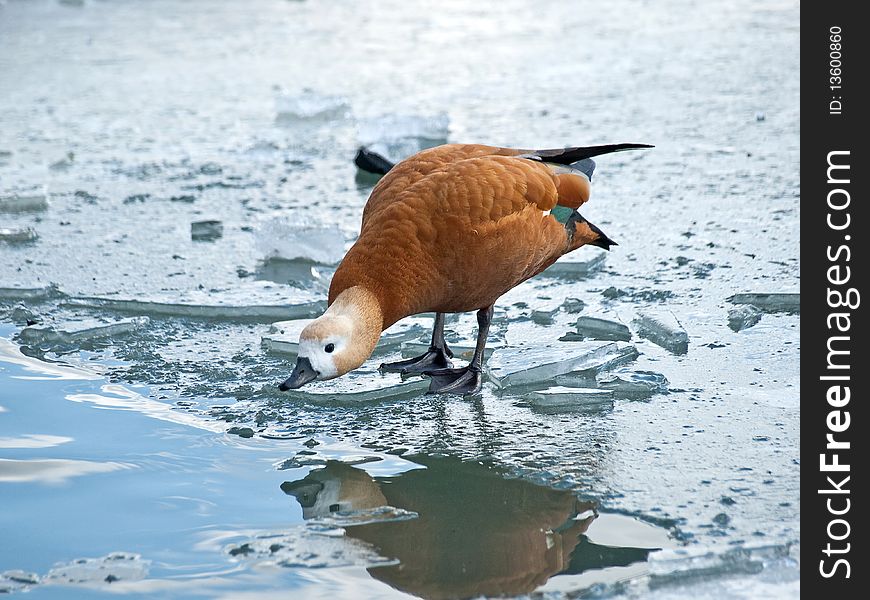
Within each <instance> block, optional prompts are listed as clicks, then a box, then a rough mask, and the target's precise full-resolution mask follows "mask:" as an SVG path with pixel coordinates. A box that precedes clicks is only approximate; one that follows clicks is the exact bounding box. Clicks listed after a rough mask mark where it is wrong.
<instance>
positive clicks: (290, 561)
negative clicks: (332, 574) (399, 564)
mask: <svg viewBox="0 0 870 600" xmlns="http://www.w3.org/2000/svg"><path fill="white" fill-rule="evenodd" d="M243 539H244V541H238V542H236V543H233V544H230V545H228V546H226V547H225V548H224V552H225V553H226V554H227V555H229V556H230V557H231V559H232V560H236V561H240V560H244V561H246V562H251V563H260V564H264V565H277V566H279V567H301V568H327V567H333V568H334V567H347V566H374V565H377V564H392V563H394V562H395V561H391V560H388V559H385V558H382V557H380V556H378V554H377V553H376V552H375V550H374V549H373V548H372V547H371V546H369V545H367V544H363V543H361V542H357V541H355V540H353V539H350V538H348V537H346V536H345V535H344V530H343V529H341V528H338V527H330V526H327V525H319V524H310V525H308V524H306V525H301V526H299V527H297V528H295V529H293V530H290V531H284V532H261V533H257V534H256V535H253V536H251V537H247V536H246V537H245V538H243Z"/></svg>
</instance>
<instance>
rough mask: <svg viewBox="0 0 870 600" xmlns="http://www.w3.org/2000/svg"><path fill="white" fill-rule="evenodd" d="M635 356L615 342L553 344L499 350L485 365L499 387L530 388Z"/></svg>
mask: <svg viewBox="0 0 870 600" xmlns="http://www.w3.org/2000/svg"><path fill="white" fill-rule="evenodd" d="M635 356H637V350H636V349H635V348H634V346H630V345H620V344H616V343H614V342H611V343H602V342H575V343H567V342H566V343H555V344H550V345H546V346H537V347H521V348H499V349H497V350H495V351H494V352H493V353H492V357H491V358H490V359H489V360H488V361H487V363H486V372H487V374H488V375H489V378H490V380H492V382H493V383H495V384H496V385H497V386H498V387H501V388H506V387H510V386H517V385H533V384H539V383H542V382H548V381H551V380H552V379H553V378H554V377H556V376H557V375H564V374H565V373H570V372H572V371H588V370H593V369H601V368H605V367H606V366H609V365H612V364H614V363H615V362H618V361H620V360H625V359H627V358H628V357H632V358H633V357H635Z"/></svg>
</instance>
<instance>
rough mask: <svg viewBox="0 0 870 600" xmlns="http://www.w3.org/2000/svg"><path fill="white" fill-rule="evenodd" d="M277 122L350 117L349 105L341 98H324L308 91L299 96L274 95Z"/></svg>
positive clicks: (285, 122) (287, 94) (278, 93)
mask: <svg viewBox="0 0 870 600" xmlns="http://www.w3.org/2000/svg"><path fill="white" fill-rule="evenodd" d="M275 110H276V113H277V120H278V121H279V122H281V123H284V124H287V123H293V122H302V123H304V122H312V121H330V120H333V119H346V118H348V117H349V116H350V112H351V111H350V103H349V102H348V100H347V98H344V97H342V96H324V95H321V94H318V93H316V92H314V91H312V90H310V89H306V90H303V91H302V93H300V94H295V95H294V94H290V93H288V92H286V91H280V90H279V91H278V92H277V93H276V94H275Z"/></svg>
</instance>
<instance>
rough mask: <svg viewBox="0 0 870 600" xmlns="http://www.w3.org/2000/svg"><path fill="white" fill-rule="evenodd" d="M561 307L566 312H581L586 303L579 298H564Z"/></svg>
mask: <svg viewBox="0 0 870 600" xmlns="http://www.w3.org/2000/svg"><path fill="white" fill-rule="evenodd" d="M562 308H563V309H565V312H566V313H570V314H575V313H578V312H582V311H583V309H584V308H586V303H585V302H583V301H582V300H581V299H580V298H565V301H564V302H563V303H562Z"/></svg>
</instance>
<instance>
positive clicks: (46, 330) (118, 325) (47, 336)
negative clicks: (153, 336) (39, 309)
mask: <svg viewBox="0 0 870 600" xmlns="http://www.w3.org/2000/svg"><path fill="white" fill-rule="evenodd" d="M148 321H149V319H148V317H132V318H130V319H121V320H120V321H112V322H108V323H107V322H105V321H99V320H97V319H83V320H81V321H74V322H72V323H64V324H61V325H57V326H51V325H31V326H29V327H25V328H24V329H22V330H21V333H19V334H18V336H19V338H20V339H21V341H22V342H24V343H26V344H72V343H76V342H84V341H87V340H92V339H97V338H106V337H114V336H117V335H122V334H126V333H130V332H131V331H135V330H136V329H139V328H140V327H142V326H144V325H147V324H148Z"/></svg>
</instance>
